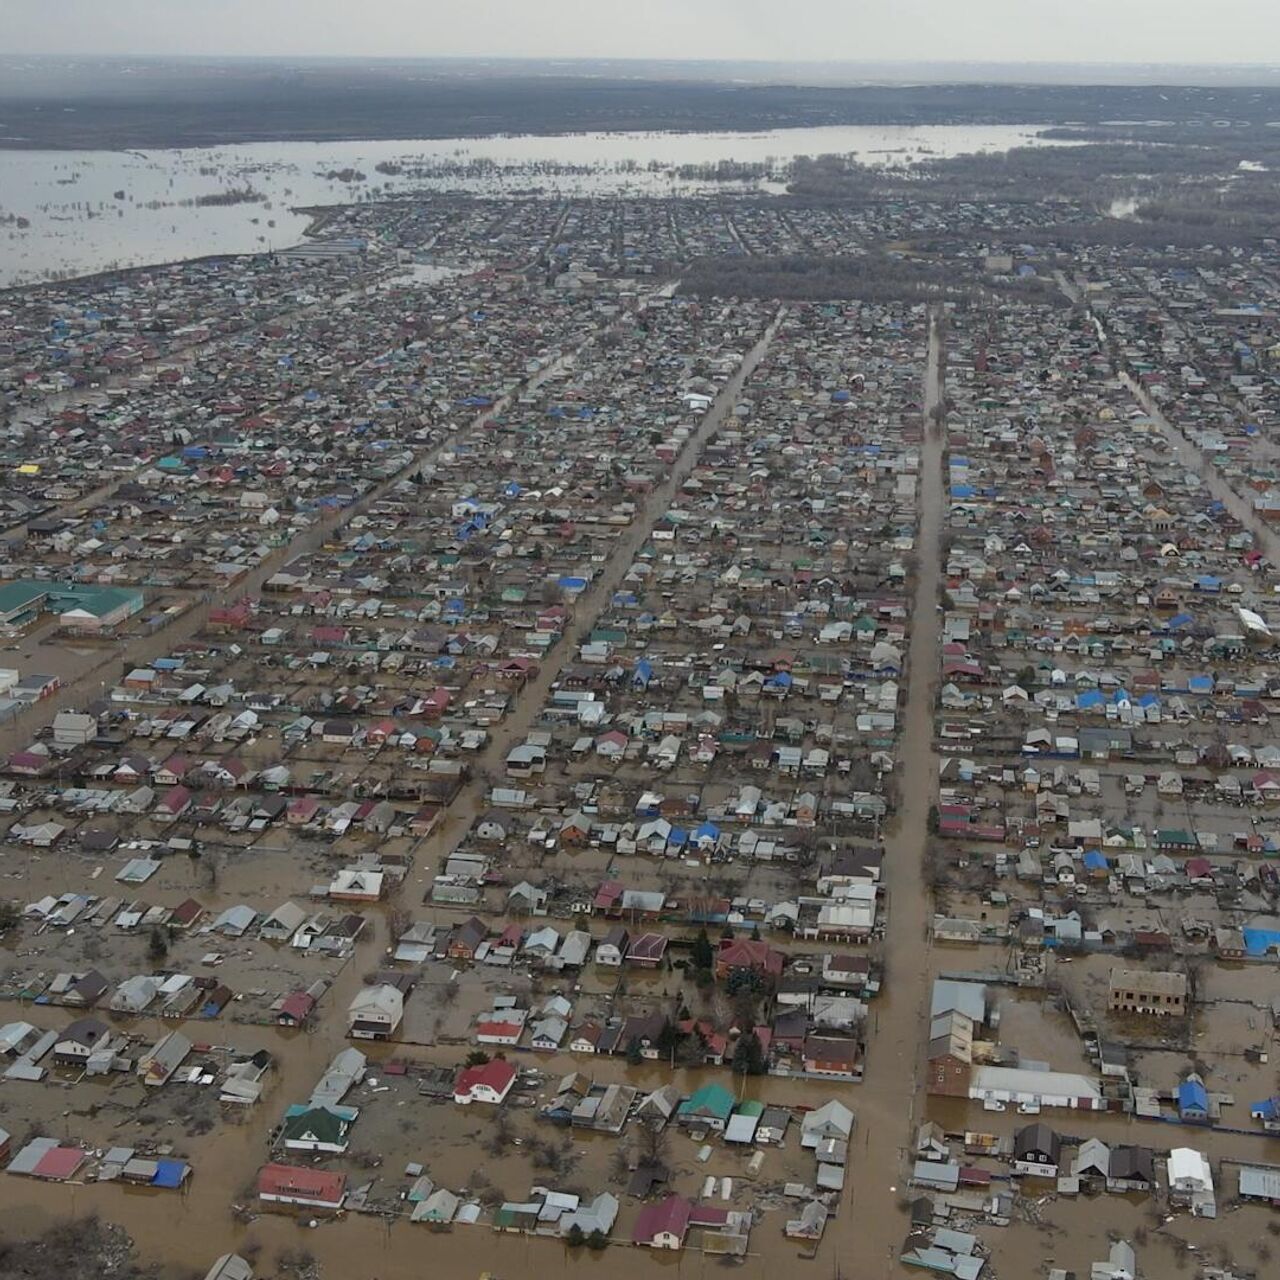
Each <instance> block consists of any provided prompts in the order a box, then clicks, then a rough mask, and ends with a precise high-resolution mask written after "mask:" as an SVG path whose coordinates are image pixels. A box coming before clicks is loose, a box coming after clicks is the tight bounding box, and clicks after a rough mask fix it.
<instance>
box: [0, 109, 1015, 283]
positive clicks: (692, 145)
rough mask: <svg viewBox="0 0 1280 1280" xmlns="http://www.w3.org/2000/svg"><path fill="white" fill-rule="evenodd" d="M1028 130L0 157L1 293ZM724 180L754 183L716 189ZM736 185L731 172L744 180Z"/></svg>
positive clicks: (707, 184)
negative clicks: (355, 218) (441, 207)
mask: <svg viewBox="0 0 1280 1280" xmlns="http://www.w3.org/2000/svg"><path fill="white" fill-rule="evenodd" d="M1038 141H1040V140H1039V139H1038V136H1037V131H1036V129H1035V128H1033V127H1031V126H1020V125H986V126H983V125H920V126H869V125H847V126H831V127H825V128H808V129H777V130H772V131H769V132H764V133H582V134H566V135H562V136H558V137H534V136H500V137H491V138H444V139H436V140H432V141H414V140H409V141H383V142H263V143H246V144H243V145H237V146H223V147H212V148H199V149H189V150H173V151H147V152H141V151H6V152H3V153H0V286H8V285H15V284H24V283H30V282H33V281H37V280H44V279H49V278H54V277H65V276H73V275H84V274H87V273H90V272H95V271H103V270H109V269H111V268H113V267H125V266H138V265H141V264H143V263H148V262H166V261H173V260H177V259H180V258H191V257H199V256H202V255H204V254H214V253H252V252H261V251H265V250H268V249H272V248H275V249H279V248H284V247H287V246H288V245H292V244H296V243H297V242H298V241H299V240H300V239H301V237H302V234H303V232H304V230H305V229H306V226H307V218H306V217H305V216H304V215H301V214H298V213H294V212H292V210H293V209H294V208H295V207H299V206H308V205H320V204H343V203H349V202H352V201H357V200H373V199H378V198H381V197H385V196H388V195H396V194H402V193H405V192H410V191H439V192H457V193H466V194H470V195H487V196H502V195H517V194H535V193H546V194H554V195H618V196H625V195H634V196H638V195H654V194H661V195H681V194H687V195H697V194H704V193H707V192H710V191H721V190H726V189H728V190H735V191H740V190H742V189H743V188H744V187H748V186H749V187H751V188H753V189H757V190H760V191H762V192H766V193H776V192H779V191H780V190H782V189H783V187H782V186H781V184H780V182H779V179H780V178H782V177H784V176H785V167H786V165H787V164H788V163H789V162H790V161H791V160H793V159H795V158H796V157H797V156H804V155H808V156H817V155H825V154H842V155H854V156H856V157H857V158H858V159H859V160H861V161H862V162H863V163H867V164H878V165H906V164H911V163H914V162H916V161H918V160H921V159H925V158H941V157H947V156H956V155H966V154H971V153H973V152H977V151H1007V150H1009V149H1010V148H1012V147H1016V146H1028V145H1035V144H1036V143H1037V142H1038ZM717 165H726V166H739V167H740V168H741V170H742V172H741V173H738V174H736V175H735V176H734V177H732V178H729V179H727V180H726V179H725V178H724V177H723V175H721V176H720V177H716V176H713V174H712V173H711V171H710V170H711V169H712V167H714V166H717ZM730 172H732V170H730Z"/></svg>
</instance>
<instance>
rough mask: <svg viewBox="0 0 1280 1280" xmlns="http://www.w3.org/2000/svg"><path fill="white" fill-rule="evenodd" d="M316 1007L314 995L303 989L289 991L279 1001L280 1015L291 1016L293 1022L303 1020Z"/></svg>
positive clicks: (283, 1016)
mask: <svg viewBox="0 0 1280 1280" xmlns="http://www.w3.org/2000/svg"><path fill="white" fill-rule="evenodd" d="M315 1007H316V1001H315V997H314V996H312V995H308V994H307V993H306V992H305V991H291V992H290V993H289V994H288V995H287V996H285V998H284V999H283V1000H282V1001H281V1002H280V1016H281V1017H282V1018H292V1019H293V1020H294V1021H295V1022H302V1021H304V1020H305V1019H306V1018H307V1016H308V1015H309V1014H310V1013H311V1010H312V1009H314V1008H315Z"/></svg>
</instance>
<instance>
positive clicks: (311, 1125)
mask: <svg viewBox="0 0 1280 1280" xmlns="http://www.w3.org/2000/svg"><path fill="white" fill-rule="evenodd" d="M357 1114H358V1112H357V1111H356V1109H355V1108H354V1107H339V1106H319V1107H316V1106H309V1105H306V1104H302V1105H295V1106H291V1107H289V1108H288V1109H287V1110H286V1111H285V1113H284V1122H283V1123H282V1124H281V1126H280V1138H281V1141H283V1143H284V1145H285V1147H286V1148H287V1149H288V1150H290V1151H325V1152H328V1153H330V1154H333V1155H340V1154H341V1153H342V1152H344V1151H345V1150H346V1149H347V1136H348V1134H349V1133H350V1132H351V1126H352V1125H353V1124H354V1123H355V1119H356V1116H357Z"/></svg>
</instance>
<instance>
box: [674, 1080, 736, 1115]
mask: <svg viewBox="0 0 1280 1280" xmlns="http://www.w3.org/2000/svg"><path fill="white" fill-rule="evenodd" d="M732 1110H733V1094H731V1093H730V1092H729V1090H728V1089H726V1088H725V1087H724V1085H722V1084H704V1085H703V1086H702V1088H701V1089H699V1090H698V1091H697V1093H695V1094H694V1095H693V1097H692V1098H688V1099H686V1100H685V1101H684V1102H682V1103H681V1104H680V1111H679V1114H680V1115H682V1116H699V1115H707V1116H713V1117H715V1118H716V1119H719V1120H727V1119H728V1118H729V1113H730V1112H731V1111H732Z"/></svg>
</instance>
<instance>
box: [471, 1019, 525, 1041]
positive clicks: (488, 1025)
mask: <svg viewBox="0 0 1280 1280" xmlns="http://www.w3.org/2000/svg"><path fill="white" fill-rule="evenodd" d="M523 1030H524V1023H523V1022H500V1021H498V1020H496V1019H486V1020H485V1021H484V1022H477V1023H476V1035H478V1036H498V1037H502V1038H504V1039H511V1038H513V1037H514V1038H517V1039H518V1038H519V1035H520V1032H521V1031H523Z"/></svg>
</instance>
